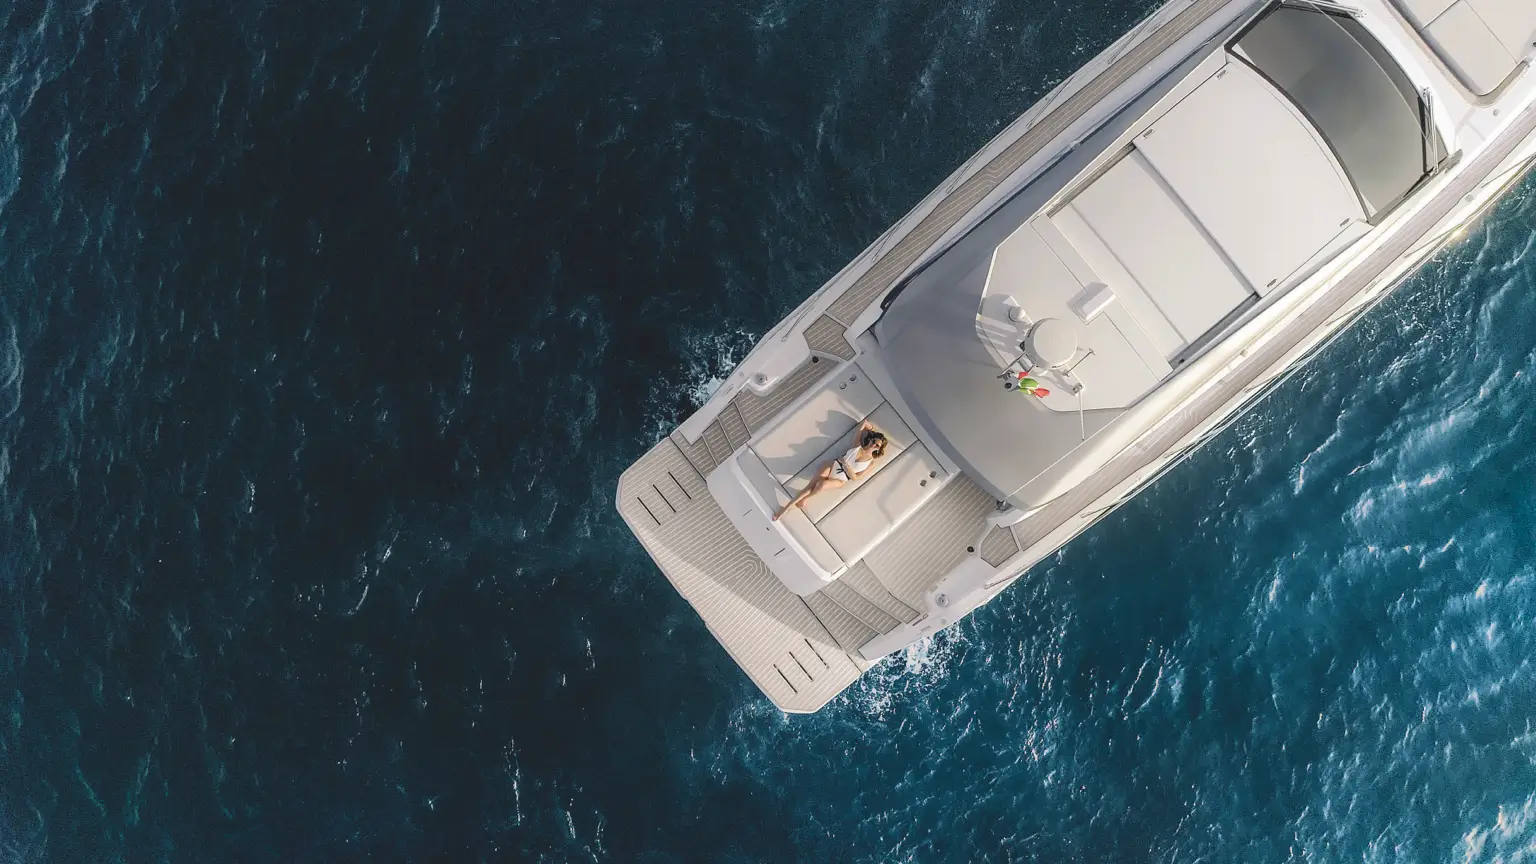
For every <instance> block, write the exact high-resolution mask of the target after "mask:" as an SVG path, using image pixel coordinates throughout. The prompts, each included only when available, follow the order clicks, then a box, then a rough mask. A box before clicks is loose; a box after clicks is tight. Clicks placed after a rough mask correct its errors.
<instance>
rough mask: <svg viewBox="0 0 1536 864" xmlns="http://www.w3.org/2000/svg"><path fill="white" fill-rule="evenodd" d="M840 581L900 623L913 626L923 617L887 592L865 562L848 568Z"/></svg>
mask: <svg viewBox="0 0 1536 864" xmlns="http://www.w3.org/2000/svg"><path fill="white" fill-rule="evenodd" d="M838 581H839V582H841V583H843V584H844V585H847V586H848V587H850V588H852V589H853V590H855V591H857V592H859V596H861V597H863V598H864V599H865V600H868V601H869V602H871V603H873V604H875V605H876V606H878V607H880V611H882V612H884V613H885V614H887V615H889V616H891V617H892V618H895V619H897V620H899V621H903V622H905V623H907V624H911V623H912V622H914V621H916V620H917V619H919V618H921V617H923V616H922V613H920V612H918V611H917V610H916V609H913V608H912V607H911V606H908V605H907V604H905V603H903V602H901V601H900V600H898V599H896V595H895V594H892V593H891V592H889V591H887V590H885V586H884V585H882V584H880V579H879V578H878V577H877V576H875V573H874V571H873V570H870V569H869V565H868V564H865V563H864V562H863V561H860V562H859V563H857V564H855V565H853V566H852V567H850V568H848V572H847V573H844V574H843V576H842V578H841V579H839V580H838Z"/></svg>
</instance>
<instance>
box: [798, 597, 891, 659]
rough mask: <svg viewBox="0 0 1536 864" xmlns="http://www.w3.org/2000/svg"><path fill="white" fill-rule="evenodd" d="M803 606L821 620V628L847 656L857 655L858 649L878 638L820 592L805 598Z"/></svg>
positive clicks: (877, 634) (872, 631)
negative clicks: (824, 629)
mask: <svg viewBox="0 0 1536 864" xmlns="http://www.w3.org/2000/svg"><path fill="white" fill-rule="evenodd" d="M805 604H806V605H807V606H809V607H811V611H812V612H813V613H815V615H816V617H817V618H818V619H820V620H821V623H822V626H824V627H826V628H827V631H828V632H829V633H831V634H832V638H833V639H836V640H837V644H838V645H839V646H841V647H842V649H843V650H844V651H846V652H848V653H849V654H852V655H857V653H858V650H859V647H860V646H862V645H863V644H864V643H866V642H868V641H869V640H871V639H873V638H875V637H876V636H879V635H880V634H879V633H876V632H875V631H874V630H872V629H870V627H869V625H868V624H865V623H864V622H863V621H860V620H859V619H858V618H855V617H854V616H853V614H852V613H850V612H849V611H848V610H847V609H844V608H843V607H841V606H839V605H837V604H836V603H834V602H832V600H831V599H830V598H828V597H823V596H821V593H820V592H817V593H815V594H812V595H811V596H809V597H807V598H805Z"/></svg>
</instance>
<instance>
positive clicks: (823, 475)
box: [773, 462, 845, 522]
mask: <svg viewBox="0 0 1536 864" xmlns="http://www.w3.org/2000/svg"><path fill="white" fill-rule="evenodd" d="M833 464H834V463H832V462H828V463H827V464H825V465H823V466H821V470H820V471H818V472H816V479H814V480H812V481H811V484H810V485H809V486H807V487H805V489H804V490H803V491H801V493H800V494H799V495H796V496H795V497H794V500H792V501H790V502H789V503H788V504H785V505H784V506H783V507H782V508H780V509H779V512H777V513H775V514H773V521H775V522H777V521H779V518H780V517H782V516H783V515H784V514H785V513H788V512H789V508H791V507H799V506H800V505H802V504H804V503H805V502H806V499H808V498H810V497H811V496H812V495H815V494H816V493H818V492H821V491H823V490H825V489H836V488H837V487H839V486H841V485H843V483H844V482H845V481H842V480H839V479H837V478H836V477H833V476H832V466H833Z"/></svg>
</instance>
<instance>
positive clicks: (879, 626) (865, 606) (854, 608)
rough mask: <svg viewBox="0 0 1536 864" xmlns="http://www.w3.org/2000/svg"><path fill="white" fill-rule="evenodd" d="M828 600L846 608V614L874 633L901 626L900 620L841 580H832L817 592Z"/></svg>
mask: <svg viewBox="0 0 1536 864" xmlns="http://www.w3.org/2000/svg"><path fill="white" fill-rule="evenodd" d="M817 594H818V595H824V596H825V597H826V598H827V599H828V600H831V601H832V602H833V603H836V604H837V605H839V606H841V607H843V608H844V609H846V610H848V614H850V615H852V616H853V617H855V618H857V619H859V620H860V621H863V622H864V624H865V625H867V626H868V627H869V628H870V629H871V630H874V631H875V632H876V633H882V634H884V633H889V632H891V631H892V630H895V629H896V628H897V627H899V626H901V622H900V621H898V620H897V619H896V618H894V617H892V616H890V615H888V614H886V613H885V611H884V610H882V609H881V608H880V607H879V606H876V605H875V604H873V603H871V602H869V601H868V600H866V599H864V597H863V595H861V594H859V592H857V591H855V590H853V588H851V587H849V586H847V585H844V584H843V583H842V582H841V581H838V582H833V583H832V584H830V585H828V586H827V587H825V588H823V589H821V590H820V591H818V592H817Z"/></svg>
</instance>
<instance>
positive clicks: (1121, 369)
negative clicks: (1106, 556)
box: [617, 0, 1536, 712]
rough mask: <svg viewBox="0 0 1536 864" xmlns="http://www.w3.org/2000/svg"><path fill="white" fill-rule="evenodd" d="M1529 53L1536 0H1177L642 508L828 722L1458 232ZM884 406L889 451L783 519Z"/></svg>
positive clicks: (719, 635)
mask: <svg viewBox="0 0 1536 864" xmlns="http://www.w3.org/2000/svg"><path fill="white" fill-rule="evenodd" d="M1533 60H1536V0H1350V2H1347V3H1332V2H1321V0H1296V2H1292V0H1284V2H1260V0H1175V2H1172V3H1169V4H1168V5H1166V6H1164V7H1162V8H1161V9H1160V10H1159V11H1158V12H1157V13H1155V14H1154V15H1152V16H1151V17H1150V18H1149V19H1147V20H1146V21H1144V22H1143V23H1142V24H1141V25H1140V26H1138V27H1136V28H1135V29H1134V30H1132V31H1131V32H1130V33H1128V34H1126V35H1125V36H1124V37H1123V38H1121V39H1120V40H1119V41H1118V42H1116V43H1115V44H1114V45H1113V46H1111V47H1110V48H1109V49H1108V50H1107V51H1105V52H1104V53H1103V54H1101V55H1099V56H1098V57H1097V58H1096V59H1095V60H1093V62H1091V63H1089V64H1088V65H1087V66H1086V67H1084V68H1083V69H1082V70H1080V71H1079V72H1078V73H1077V74H1075V75H1073V76H1072V77H1071V78H1069V79H1067V80H1066V81H1064V82H1062V84H1061V85H1060V86H1059V87H1057V88H1056V89H1055V90H1054V91H1053V92H1052V93H1051V94H1050V95H1049V96H1047V97H1046V98H1045V99H1043V100H1042V101H1041V102H1040V103H1039V104H1037V105H1035V106H1034V107H1033V108H1031V109H1030V110H1029V111H1028V112H1026V113H1025V114H1024V115H1023V116H1022V117H1020V118H1019V119H1018V120H1017V121H1015V122H1014V123H1013V124H1012V125H1011V126H1009V127H1008V128H1007V129H1006V130H1004V131H1003V133H1002V134H1001V135H999V136H998V137H997V138H996V139H995V140H993V141H992V142H991V143H990V144H988V145H987V146H986V147H985V148H983V149H982V150H981V152H979V153H977V154H976V155H975V156H973V157H971V158H970V160H968V161H967V162H966V163H965V164H964V165H963V166H961V167H960V169H959V170H957V171H956V172H955V173H954V174H953V175H952V176H951V177H950V178H949V179H948V180H946V181H945V182H944V184H943V185H942V186H940V187H939V188H938V189H936V190H934V192H933V193H932V194H931V195H929V196H928V197H927V198H926V199H924V200H923V201H922V202H921V203H920V204H918V206H917V207H916V208H915V209H913V210H912V212H911V213H909V214H907V216H906V217H904V218H903V219H902V220H901V221H900V222H898V223H897V224H896V225H894V226H892V227H891V229H890V230H888V231H887V232H886V233H885V234H884V235H883V236H881V237H880V238H879V239H877V240H876V241H875V242H874V243H873V245H871V246H870V247H869V248H868V249H867V250H865V251H864V253H863V254H861V255H860V256H859V257H858V258H857V259H855V260H854V261H853V262H852V263H850V264H849V265H848V266H847V267H845V268H844V269H843V270H842V272H840V273H839V274H837V276H835V277H834V278H833V279H832V280H831V281H830V282H828V283H827V284H826V285H825V286H824V287H823V288H822V289H821V290H819V291H817V292H816V293H815V294H814V295H812V296H811V297H810V298H809V299H807V300H806V301H805V302H804V303H803V304H801V306H800V308H798V309H797V310H795V312H794V313H793V314H792V315H790V316H789V318H787V319H786V320H785V321H783V322H782V323H780V324H779V326H778V327H776V328H775V329H774V330H773V331H771V332H770V333H769V334H768V335H767V336H765V337H764V338H763V339H762V341H761V342H759V343H758V345H757V346H756V347H755V348H754V349H753V351H752V353H751V354H750V355H749V356H748V357H747V358H746V359H745V360H744V361H742V363H741V364H740V366H739V367H738V368H737V369H735V370H734V371H733V372H732V374H731V375H730V377H729V379H728V380H726V381H725V383H724V384H723V385H722V386H721V387H720V388H719V390H718V391H717V392H716V393H715V394H714V395H713V397H712V398H711V399H710V400H709V402H708V403H707V404H705V405H704V406H703V407H702V408H701V409H700V410H699V411H698V412H697V413H696V414H694V415H693V416H692V417H690V418H688V419H687V420H686V421H685V422H683V424H682V425H681V426H680V427H679V428H678V429H677V430H676V431H674V432H673V433H672V434H671V435H670V436H669V437H667V438H666V439H664V440H662V441H661V442H660V443H658V444H657V445H656V446H655V448H654V449H652V450H651V451H650V452H649V453H647V454H646V455H645V456H644V457H643V458H641V459H640V460H639V461H638V462H636V463H635V464H634V465H633V466H631V467H630V468H629V469H628V470H627V471H625V473H624V475H623V477H622V478H621V479H620V481H619V488H618V495H617V505H618V509H619V512H620V513H621V514H622V515H623V517H624V519H625V521H626V522H627V523H628V525H629V527H630V529H631V530H632V531H634V533H635V536H636V537H638V538H639V539H640V542H641V543H642V544H643V545H644V546H645V548H646V550H647V551H648V552H649V553H650V554H651V557H652V558H653V559H655V561H656V563H657V565H658V566H659V567H660V568H661V570H662V572H663V573H665V574H666V576H667V578H668V579H669V580H670V581H671V582H672V584H673V585H674V586H675V587H676V589H677V590H678V591H679V592H680V593H681V594H682V595H683V597H684V598H685V599H687V601H688V602H689V603H690V604H692V606H693V608H694V609H695V610H697V612H698V614H699V615H700V617H702V618H703V619H704V623H705V625H706V626H707V627H708V628H709V630H710V632H711V633H713V634H714V635H715V638H716V639H718V640H719V642H720V644H721V645H723V646H724V647H725V650H726V651H727V652H729V653H730V655H731V657H732V658H734V659H735V661H736V662H737V663H738V664H739V665H740V666H741V668H742V669H743V671H745V672H746V673H747V675H748V676H749V677H750V678H751V679H752V680H753V681H754V682H755V683H756V684H757V686H758V687H759V688H761V689H762V691H763V692H764V693H765V694H767V696H768V698H769V699H771V700H772V701H773V702H774V704H776V705H777V706H779V707H780V708H781V709H782V710H784V711H789V712H810V711H815V710H817V709H818V708H820V707H821V706H823V705H824V704H826V702H827V701H828V700H829V699H831V698H832V697H834V696H836V695H837V694H838V693H839V692H841V691H842V690H843V689H845V688H846V687H848V686H849V685H850V684H851V683H853V682H854V681H855V680H857V679H858V677H859V676H860V675H861V674H862V673H863V672H864V671H865V670H866V669H868V668H869V667H870V665H871V664H873V663H876V662H878V661H879V660H880V659H881V658H882V657H884V656H886V655H888V654H891V653H892V652H895V651H900V650H901V649H903V648H905V647H906V646H909V645H912V644H913V643H914V642H917V641H918V640H921V639H923V638H925V637H928V636H930V635H932V634H933V633H935V632H936V631H938V630H940V629H942V628H944V627H947V626H949V625H950V624H953V623H955V622H956V621H958V620H959V619H960V618H962V617H964V616H965V615H967V614H969V613H970V612H971V611H972V610H974V609H976V608H977V607H978V606H980V605H982V604H983V603H986V602H987V601H988V600H990V599H992V598H993V597H995V596H996V595H997V594H998V593H999V592H1000V591H1002V590H1003V589H1005V588H1006V587H1007V586H1008V585H1009V584H1010V583H1012V582H1013V581H1014V580H1016V579H1017V578H1018V577H1019V576H1021V575H1022V574H1024V573H1025V572H1026V571H1027V570H1028V569H1029V568H1030V567H1031V566H1033V565H1034V564H1035V563H1036V562H1038V561H1040V560H1041V559H1042V558H1044V557H1046V556H1047V555H1049V554H1050V553H1052V552H1053V551H1055V550H1056V549H1058V548H1059V547H1060V546H1061V545H1062V544H1064V543H1066V542H1067V541H1068V540H1070V539H1072V538H1073V537H1074V536H1075V535H1077V534H1078V533H1079V532H1081V531H1083V530H1084V529H1085V528H1087V527H1088V526H1089V525H1092V524H1093V523H1094V522H1095V521H1096V520H1098V519H1100V518H1102V517H1103V516H1104V514H1106V513H1108V512H1109V511H1110V510H1112V509H1113V508H1114V507H1115V506H1116V505H1118V504H1120V503H1122V502H1124V501H1125V500H1127V499H1128V498H1129V497H1130V496H1132V495H1134V494H1136V492H1137V491H1138V490H1140V489H1141V488H1143V487H1145V486H1146V485H1147V484H1149V483H1150V482H1151V481H1152V480H1153V479H1155V478H1156V477H1157V476H1158V475H1159V474H1160V472H1163V471H1165V470H1166V469H1167V468H1169V467H1170V466H1171V465H1173V464H1174V463H1175V462H1177V461H1178V460H1179V459H1180V458H1181V457H1183V456H1185V455H1187V454H1188V453H1189V452H1191V450H1193V449H1194V448H1196V447H1198V446H1200V444H1201V443H1203V442H1204V441H1205V440H1207V439H1208V438H1209V437H1210V436H1211V434H1212V433H1213V432H1214V431H1215V430H1217V429H1219V428H1220V427H1221V426H1222V425H1223V424H1225V423H1226V422H1228V421H1230V420H1231V419H1232V418H1233V417H1234V416H1235V415H1236V414H1237V413H1238V412H1240V411H1241V410H1242V409H1243V408H1244V407H1245V406H1247V405H1249V404H1251V403H1252V402H1253V401H1254V400H1255V399H1257V398H1259V397H1260V396H1261V395H1262V394H1263V393H1265V392H1266V390H1267V388H1269V387H1270V386H1271V385H1273V384H1274V383H1275V382H1276V381H1277V380H1278V379H1279V378H1280V377H1281V376H1283V375H1285V374H1286V373H1287V372H1288V371H1289V370H1291V369H1293V368H1295V367H1296V366H1297V365H1298V364H1299V363H1302V362H1303V361H1304V360H1305V359H1306V358H1307V357H1308V356H1309V354H1310V353H1311V352H1313V351H1314V350H1315V349H1316V348H1317V347H1318V346H1319V345H1321V344H1322V343H1323V342H1324V341H1325V340H1327V339H1328V338H1329V337H1330V336H1332V335H1334V334H1336V333H1338V332H1339V331H1340V330H1341V329H1342V328H1344V327H1346V326H1348V325H1349V324H1350V323H1351V322H1352V321H1354V320H1355V319H1356V318H1357V317H1358V316H1359V315H1360V314H1361V312H1362V311H1364V310H1365V309H1367V308H1368V307H1369V306H1370V305H1371V304H1372V303H1374V302H1375V301H1377V300H1379V299H1380V298H1381V297H1382V296H1383V295H1384V293H1385V292H1387V291H1388V290H1390V289H1391V288H1392V287H1393V286H1395V285H1396V284H1398V283H1399V282H1401V280H1402V279H1403V278H1404V277H1405V276H1406V275H1408V274H1409V273H1410V272H1411V271H1413V270H1414V269H1415V268H1416V267H1417V266H1418V265H1419V264H1421V263H1422V262H1424V261H1425V260H1426V258H1427V257H1428V256H1430V255H1432V254H1433V253H1434V252H1436V251H1437V250H1438V249H1440V248H1442V247H1443V246H1445V245H1446V244H1447V243H1450V242H1452V241H1454V240H1455V239H1456V238H1457V237H1458V236H1460V234H1461V233H1462V232H1463V230H1464V229H1465V226H1466V225H1467V224H1468V223H1469V222H1470V221H1471V220H1473V219H1474V218H1476V217H1477V216H1478V214H1479V213H1480V212H1481V211H1483V210H1484V209H1485V208H1486V207H1488V206H1489V204H1490V203H1491V202H1493V201H1494V200H1495V199H1497V198H1498V197H1499V196H1500V195H1501V194H1502V193H1504V192H1505V191H1507V190H1508V189H1510V188H1511V186H1512V185H1513V184H1515V183H1516V181H1518V180H1519V179H1520V178H1521V177H1522V176H1523V174H1524V173H1525V171H1526V169H1527V168H1528V167H1530V166H1531V164H1532V163H1533V161H1536V72H1532V70H1531V66H1532V63H1533ZM1023 376H1027V379H1028V380H1021V379H1022V378H1023ZM866 422H867V423H868V424H869V425H870V426H872V427H874V428H876V429H878V430H880V431H882V432H884V433H885V434H886V436H887V438H888V444H887V447H886V453H885V455H884V456H883V457H882V458H880V459H878V460H875V461H874V464H873V465H872V466H871V467H870V468H869V470H867V471H864V472H862V473H860V474H859V475H858V476H857V477H856V479H854V480H852V481H851V482H848V483H846V484H844V485H842V486H841V487H839V488H836V489H833V490H828V491H824V492H821V493H820V494H817V495H815V496H813V497H811V498H810V499H808V500H806V501H805V502H804V504H803V506H801V507H793V508H790V509H789V511H788V512H787V513H786V515H785V516H784V517H783V518H782V519H780V520H777V521H775V520H774V519H773V518H772V517H773V514H774V513H775V512H776V511H778V510H779V508H781V507H782V506H783V505H784V504H785V503H787V502H789V501H790V500H791V499H792V497H793V496H795V495H796V494H798V493H799V492H800V491H801V490H803V489H804V488H805V487H806V485H807V484H808V483H809V482H810V481H811V480H812V479H813V478H814V477H815V476H816V473H817V472H818V471H819V470H820V469H821V468H822V466H824V465H826V464H828V462H829V461H830V460H833V459H835V458H837V457H839V456H840V455H841V454H843V453H844V452H845V451H846V450H847V449H848V448H849V447H850V446H851V441H850V439H851V437H852V436H853V434H854V432H855V430H856V429H858V428H860V427H861V426H862V425H863V424H865V423H866Z"/></svg>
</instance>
